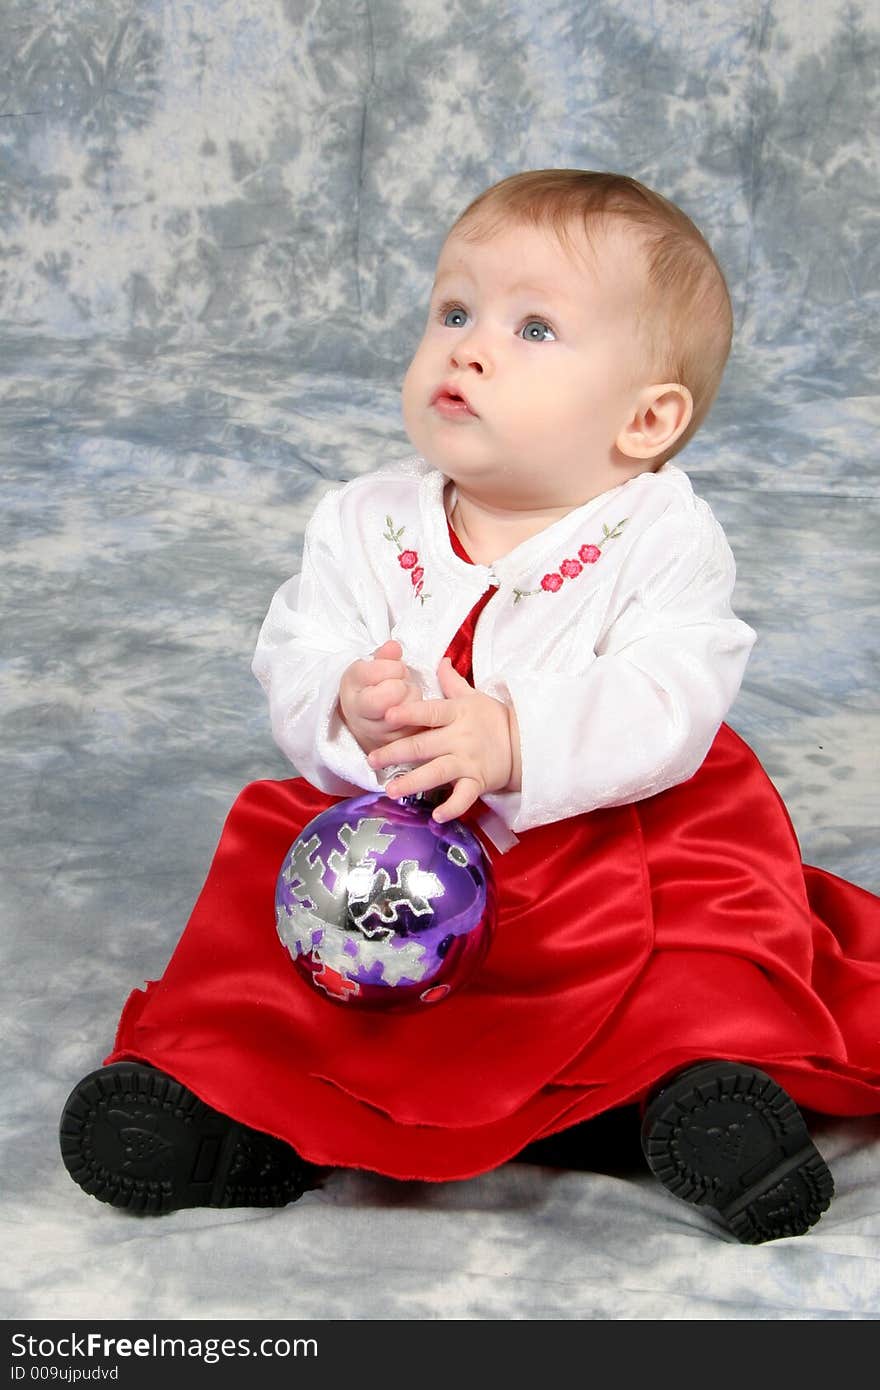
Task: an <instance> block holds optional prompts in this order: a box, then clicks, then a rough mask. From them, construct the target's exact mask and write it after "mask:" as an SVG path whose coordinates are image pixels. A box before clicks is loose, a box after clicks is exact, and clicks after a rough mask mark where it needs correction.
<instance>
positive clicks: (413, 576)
mask: <svg viewBox="0 0 880 1390" xmlns="http://www.w3.org/2000/svg"><path fill="white" fill-rule="evenodd" d="M385 525H386V527H387V530H386V531H385V532H384V533H383V534H384V537H385V539H386V541H391V543H392V545H396V546H397V551H398V554H397V563H398V564H399V565H400V568H401V569H402V570H409V577H410V582H411V584H412V586H413V591H414V593H415V597H416V598H417V599H418V600H419V603H424V602H425V599H426V598H430V597H431V595H430V594H423V593H422V589H423V588H424V587H425V571H424V569H423V567H422V566H421V565H420V564H419V552H418V551H417V550H404V548H403V545H402V543H401V539H400V538H401V536H402V535H403V533H404V531H405V530H406V527H405V526H400V527H398V528H397V529H395V526H394V522H393V521H392V519H391V517H390V516H386V518H385Z"/></svg>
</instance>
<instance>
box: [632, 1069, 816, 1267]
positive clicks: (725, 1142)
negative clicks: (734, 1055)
mask: <svg viewBox="0 0 880 1390" xmlns="http://www.w3.org/2000/svg"><path fill="white" fill-rule="evenodd" d="M642 1148H643V1151H644V1154H645V1158H646V1159H647V1161H648V1166H649V1167H650V1169H651V1171H652V1172H653V1173H654V1175H655V1176H656V1177H657V1178H659V1180H660V1182H662V1183H663V1185H664V1187H666V1188H668V1189H669V1191H670V1192H672V1193H674V1194H675V1196H676V1197H680V1198H682V1200H684V1201H685V1202H691V1203H694V1204H695V1205H698V1206H701V1205H703V1204H705V1205H706V1206H709V1207H712V1208H714V1209H715V1211H717V1213H718V1214H719V1216H720V1217H721V1218H722V1220H724V1221H725V1222H726V1223H727V1225H728V1227H729V1229H730V1230H731V1231H732V1233H733V1234H734V1235H735V1236H736V1238H737V1240H739V1241H741V1242H742V1243H743V1244H744V1245H760V1244H761V1243H762V1242H763V1241H767V1240H778V1239H780V1238H781V1237H784V1236H799V1235H803V1234H804V1232H805V1231H808V1230H809V1229H810V1227H811V1226H813V1225H814V1224H815V1223H816V1222H817V1221H818V1220H819V1217H820V1216H821V1215H822V1213H823V1211H825V1210H826V1209H827V1207H828V1205H829V1203H830V1201H831V1198H832V1196H833V1195H834V1180H833V1179H832V1176H831V1173H830V1171H829V1169H828V1167H827V1165H826V1163H825V1160H824V1159H823V1157H822V1155H821V1154H820V1153H819V1150H818V1149H817V1148H816V1146H815V1145H814V1144H813V1142H812V1140H811V1139H810V1136H809V1134H808V1132H807V1127H806V1125H805V1124H804V1121H803V1117H802V1116H801V1113H800V1111H799V1110H798V1108H797V1106H796V1105H795V1103H794V1101H793V1100H792V1099H791V1097H790V1096H789V1095H788V1094H787V1093H786V1092H785V1091H784V1090H783V1089H782V1087H781V1086H778V1085H777V1084H776V1082H775V1081H773V1080H772V1079H771V1078H770V1077H769V1076H767V1075H766V1073H765V1072H762V1071H759V1070H758V1069H757V1068H755V1067H749V1066H741V1065H739V1064H737V1063H732V1062H730V1063H724V1062H708V1063H704V1064H700V1065H699V1066H696V1067H691V1068H689V1069H688V1070H687V1071H686V1072H683V1073H682V1074H681V1075H680V1076H678V1077H676V1078H674V1079H673V1080H672V1081H671V1082H670V1083H669V1084H668V1085H667V1086H664V1087H663V1088H662V1089H661V1090H660V1091H659V1092H658V1093H657V1095H656V1096H655V1097H654V1098H653V1099H652V1100H651V1101H650V1102H649V1104H648V1106H647V1108H646V1110H645V1114H644V1118H643V1121H642Z"/></svg>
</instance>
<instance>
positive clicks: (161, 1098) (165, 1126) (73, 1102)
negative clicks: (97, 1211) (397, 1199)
mask: <svg viewBox="0 0 880 1390" xmlns="http://www.w3.org/2000/svg"><path fill="white" fill-rule="evenodd" d="M59 1137H60V1143H61V1157H62V1159H63V1161H64V1166H65V1167H66V1169H67V1171H68V1173H69V1174H70V1176H71V1177H72V1178H73V1180H74V1182H76V1183H78V1184H79V1186H80V1187H81V1188H82V1189H83V1191H84V1192H88V1193H89V1194H90V1195H91V1196H92V1197H96V1198H97V1199H98V1201H99V1202H108V1203H109V1204H110V1205H111V1206H114V1207H121V1208H124V1209H125V1210H126V1211H130V1212H133V1213H135V1214H137V1215H143V1216H149V1215H155V1216H160V1215H164V1214H165V1213H166V1212H170V1211H176V1210H177V1209H178V1208H180V1207H234V1206H252V1207H280V1206H286V1205H287V1204H288V1203H289V1202H295V1201H296V1200H297V1198H299V1197H301V1196H302V1194H303V1192H305V1191H306V1190H307V1189H308V1188H310V1187H314V1186H316V1185H317V1182H318V1180H319V1177H320V1172H321V1170H319V1169H317V1168H315V1167H313V1166H312V1165H311V1164H309V1163H306V1162H305V1161H304V1160H303V1159H301V1158H300V1157H299V1155H298V1154H297V1153H296V1151H295V1150H294V1149H292V1148H291V1147H290V1146H289V1145H288V1144H285V1143H283V1142H282V1141H281V1140H280V1139H275V1138H273V1137H272V1136H271V1135H268V1134H261V1133H260V1132H259V1131H257V1130H253V1129H249V1128H248V1127H247V1126H245V1125H241V1124H238V1123H237V1121H235V1120H232V1119H230V1118H229V1117H228V1116H227V1115H223V1114H221V1113H220V1112H219V1111H217V1110H213V1109H211V1107H210V1106H208V1105H206V1104H205V1103H204V1101H201V1100H199V1098H198V1096H196V1095H194V1094H193V1092H192V1091H190V1090H188V1089H187V1088H186V1087H185V1086H183V1085H181V1084H180V1082H178V1081H174V1080H173V1079H172V1078H171V1077H170V1076H166V1075H165V1073H164V1072H161V1071H156V1070H155V1069H154V1068H152V1067H148V1066H147V1065H145V1064H143V1063H139V1062H116V1063H113V1064H112V1065H111V1066H108V1067H101V1068H99V1069H98V1070H97V1071H94V1072H91V1073H90V1074H89V1075H88V1076H86V1077H84V1078H83V1080H82V1081H80V1082H79V1084H78V1085H77V1086H75V1087H74V1089H73V1091H72V1092H71V1093H70V1096H69V1097H68V1099H67V1102H66V1104H65V1106H64V1110H63V1112H62V1116H61V1126H60V1135H59Z"/></svg>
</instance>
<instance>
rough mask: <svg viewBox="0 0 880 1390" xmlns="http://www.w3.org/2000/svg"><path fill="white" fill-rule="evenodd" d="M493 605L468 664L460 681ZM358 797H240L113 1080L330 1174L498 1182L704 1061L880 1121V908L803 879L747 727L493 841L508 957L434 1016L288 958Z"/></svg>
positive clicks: (262, 785) (118, 1049) (460, 661)
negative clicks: (299, 920) (394, 1008)
mask: <svg viewBox="0 0 880 1390" xmlns="http://www.w3.org/2000/svg"><path fill="white" fill-rule="evenodd" d="M452 540H453V544H454V545H455V547H456V549H457V550H458V553H459V554H461V555H462V556H463V558H465V559H467V558H468V557H467V556H466V555H465V554H464V552H463V550H462V549H461V546H460V544H459V543H458V541H457V538H456V537H454V535H453V537H452ZM491 595H492V591H490V592H489V594H487V595H484V596H483V598H482V599H481V600H480V602H479V604H478V605H477V606H476V607H475V609H474V611H473V612H472V613H471V614H470V616H469V618H468V620H467V622H466V623H465V624H464V625H463V627H462V629H461V630H460V631H459V633H458V634H457V636H456V638H455V640H454V641H453V643H452V645H451V647H450V649H449V655H450V656H451V657H452V658H453V662H454V664H455V665H456V667H457V669H458V670H459V671H461V672H462V673H463V674H465V675H469V674H470V651H471V645H472V641H473V631H474V627H475V625H476V620H477V618H478V616H479V612H480V610H481V608H482V606H483V605H484V604H485V602H487V601H488V600H489V599H490V598H491ZM338 800H339V798H338V797H331V796H328V795H326V794H325V793H323V792H320V791H317V790H316V789H315V788H314V787H312V786H311V785H310V784H309V783H307V782H306V781H304V780H303V779H302V778H299V777H295V778H290V779H288V780H286V781H281V782H276V781H264V782H255V783H253V784H252V785H251V786H249V787H246V788H245V790H244V791H243V792H242V793H241V795H240V796H239V798H238V800H237V801H236V803H235V805H234V806H233V808H232V810H231V812H230V814H229V817H228V819H227V822H226V825H225V827H224V830H223V834H222V836H221V839H220V844H219V846H218V848H217V852H216V855H215V857H214V861H213V863H212V865H211V869H210V872H209V874H208V878H207V881H206V883H205V886H204V889H203V890H202V893H201V895H200V897H199V900H198V902H197V904H196V907H195V909H194V911H193V914H192V916H191V918H190V921H189V923H188V925H187V927H186V930H185V931H184V933H183V936H182V937H181V939H180V941H179V943H178V945H177V948H176V950H175V952H174V954H173V956H172V958H171V961H170V962H169V964H168V967H167V969H166V971H165V974H164V975H163V977H162V979H161V980H158V981H154V982H151V983H149V984H148V985H147V988H146V991H142V990H136V991H134V993H132V994H131V995H130V997H129V999H128V1001H127V1003H126V1006H125V1009H124V1011H123V1015H122V1019H121V1021H120V1024H119V1029H118V1032H117V1036H116V1042H115V1046H114V1050H113V1052H112V1053H111V1054H110V1056H109V1057H108V1058H107V1059H106V1060H107V1061H108V1062H115V1061H121V1060H123V1059H132V1058H134V1059H141V1060H143V1061H146V1062H150V1063H152V1064H153V1065H154V1066H157V1067H159V1068H160V1069H161V1070H162V1071H165V1072H167V1073H169V1074H170V1075H172V1076H174V1077H176V1078H177V1079H178V1080H179V1081H181V1082H183V1083H184V1084H185V1085H187V1086H188V1087H190V1089H191V1090H193V1091H195V1092H196V1093H197V1094H198V1095H199V1096H201V1097H202V1099H203V1100H205V1101H207V1102H208V1103H209V1104H210V1105H213V1106H214V1107H215V1108H216V1109H218V1110H221V1111H224V1112H225V1113H226V1114H231V1115H234V1116H235V1117H236V1118H237V1119H239V1120H241V1121H242V1122H244V1123H245V1124H248V1125H251V1126H253V1127H254V1128H256V1129H260V1130H264V1131H267V1132H268V1133H271V1134H274V1135H277V1136H278V1137H279V1138H281V1139H284V1140H286V1141H287V1142H288V1143H290V1144H292V1145H293V1146H294V1147H295V1148H296V1149H297V1150H298V1151H299V1152H300V1153H301V1154H302V1155H303V1156H304V1157H305V1158H308V1159H311V1160H312V1161H313V1162H315V1163H318V1164H322V1165H329V1166H340V1167H348V1168H367V1169H371V1170H373V1171H376V1172H380V1173H385V1174H388V1175H389V1176H391V1177H396V1178H415V1179H422V1180H440V1179H452V1178H466V1177H471V1176H473V1175H475V1174H477V1173H479V1172H483V1171H485V1170H487V1169H490V1168H494V1167H496V1166H498V1165H499V1164H500V1163H503V1162H504V1161H505V1160H507V1159H509V1158H511V1157H513V1156H514V1155H515V1154H517V1153H518V1152H519V1151H520V1150H521V1149H523V1148H524V1147H525V1146H526V1145H527V1144H528V1143H530V1142H531V1141H533V1140H536V1139H540V1138H544V1137H546V1136H548V1135H550V1134H553V1133H555V1132H557V1131H559V1130H562V1129H565V1128H568V1127H569V1126H571V1125H573V1124H576V1123H577V1122H579V1121H581V1120H586V1119H589V1118H590V1117H591V1116H594V1115H597V1114H599V1113H600V1112H602V1111H605V1110H609V1109H611V1108H612V1107H616V1106H620V1105H624V1104H627V1103H629V1102H634V1101H638V1100H640V1099H641V1098H642V1097H643V1096H644V1095H645V1094H646V1092H647V1091H649V1090H650V1089H651V1088H652V1086H653V1085H654V1084H655V1083H656V1082H657V1081H659V1080H660V1079H661V1078H662V1077H663V1076H665V1075H667V1074H668V1073H669V1072H670V1071H675V1070H678V1069H679V1068H680V1067H684V1066H687V1065H688V1064H689V1063H691V1062H694V1061H698V1060H701V1059H704V1058H713V1057H718V1058H721V1057H723V1058H729V1059H731V1060H735V1061H743V1062H750V1063H753V1064H756V1065H758V1066H760V1067H762V1068H764V1070H766V1071H768V1072H769V1073H770V1074H771V1075H772V1076H773V1077H774V1079H775V1080H776V1081H778V1082H779V1083H780V1084H781V1085H782V1086H783V1087H785V1089H786V1090H787V1091H788V1092H789V1093H790V1094H791V1095H792V1096H793V1097H794V1099H795V1100H796V1101H797V1102H798V1103H799V1104H801V1105H803V1106H806V1107H809V1108H810V1109H813V1110H818V1111H824V1112H826V1113H828V1114H836V1115H864V1114H871V1113H874V1112H878V1111H880V898H877V897H876V896H874V895H873V894H871V893H868V892H865V891H864V890H863V889H861V888H858V887H857V886H856V885H854V884H851V883H848V882H846V881H845V880H843V879H840V878H837V877H836V876H835V875H833V874H830V873H827V872H826V871H824V870H822V869H816V868H812V867H810V866H809V865H805V864H803V863H802V860H801V855H800V849H799V846H798V842H797V839H796V836H795V833H794V829H793V827H792V825H791V822H790V820H789V817H788V814H787V812H786V810H785V807H784V805H783V803H782V800H781V798H780V797H779V795H778V793H777V792H776V790H775V788H774V787H773V784H772V783H771V781H770V780H769V778H768V777H767V775H766V773H765V772H764V771H763V769H762V767H761V765H760V763H759V762H758V760H757V758H756V757H755V755H754V754H753V753H752V752H751V750H750V749H749V748H748V746H747V745H746V744H745V743H744V742H743V740H742V739H741V738H739V737H738V735H737V734H735V733H734V732H733V730H732V729H730V728H729V727H728V726H727V725H725V724H722V726H721V728H720V730H719V732H718V734H717V736H716V738H715V741H714V743H713V745H712V748H711V749H710V751H709V753H708V755H707V757H706V759H705V761H704V762H703V764H702V766H701V767H700V768H699V770H698V771H697V772H696V773H695V774H694V776H693V777H691V778H690V779H689V780H688V781H687V782H685V783H683V784H681V785H680V786H677V787H673V788H671V789H670V790H668V791H665V792H661V793H660V794H659V795H656V796H653V797H649V798H647V799H646V800H644V801H639V802H636V803H634V804H632V805H629V806H619V807H612V808H610V809H604V810H598V811H592V812H590V813H588V814H585V815H579V816H573V817H571V818H569V819H567V820H563V821H559V822H556V823H554V824H552V825H543V826H537V827H535V828H534V829H531V830H527V831H525V832H524V833H522V835H521V836H520V839H519V843H518V844H516V845H514V847H513V848H512V849H510V850H508V851H507V852H506V853H505V854H501V853H499V852H498V851H497V850H496V849H495V848H494V846H492V845H489V844H487V845H486V849H487V852H488V853H489V854H490V856H491V858H492V861H493V866H494V871H495V879H496V888H497V894H498V917H497V927H496V931H495V935H494V939H493V942H492V946H491V948H490V951H489V954H488V956H487V958H486V960H485V962H484V964H483V965H482V966H481V968H480V970H479V971H478V972H477V974H476V975H475V976H474V977H473V978H472V979H471V981H469V982H468V984H467V985H465V986H464V987H463V988H462V989H461V990H460V991H459V992H457V993H454V994H453V995H452V996H451V997H450V998H449V999H447V1000H445V1001H444V1002H443V1003H442V1004H440V1005H438V1006H436V1007H435V1008H433V1009H427V1010H425V1011H424V1012H423V1013H389V1014H381V1013H374V1012H367V1011H358V1010H348V1009H347V1008H346V1006H344V1005H340V1004H335V1003H333V1002H331V1001H330V1000H328V999H327V998H325V997H324V996H323V995H322V994H321V993H320V992H319V991H317V990H315V989H314V988H313V987H312V986H311V985H309V984H308V983H307V982H306V981H305V980H303V979H302V978H301V977H300V975H299V972H298V971H296V970H295V969H294V968H293V966H292V964H291V961H290V957H289V955H288V953H287V951H286V949H285V948H284V947H283V946H282V945H281V943H280V941H279V939H278V935H277V931H276V926H275V906H274V903H275V881H276V878H277V875H278V871H279V868H280V866H281V863H282V861H283V859H284V856H285V855H286V853H287V850H288V849H289V847H290V844H291V842H292V841H293V840H294V839H295V838H296V836H297V835H298V834H299V832H300V830H301V829H302V828H303V826H304V825H305V824H306V823H307V822H308V821H310V820H311V819H312V818H313V817H314V816H316V815H318V814H319V812H321V811H323V810H325V809H326V808H327V807H328V806H330V805H332V804H333V803H334V802H336V801H338Z"/></svg>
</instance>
